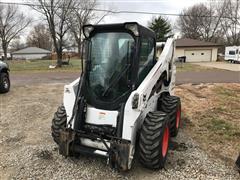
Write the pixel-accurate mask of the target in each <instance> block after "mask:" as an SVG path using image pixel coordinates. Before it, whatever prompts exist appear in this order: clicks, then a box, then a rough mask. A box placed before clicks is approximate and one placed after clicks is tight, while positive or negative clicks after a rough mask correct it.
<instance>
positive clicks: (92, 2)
mask: <svg viewBox="0 0 240 180" xmlns="http://www.w3.org/2000/svg"><path fill="white" fill-rule="evenodd" d="M96 6H97V3H96V0H81V1H79V2H78V3H77V4H76V7H78V8H77V9H74V10H73V11H71V14H70V18H69V21H68V25H69V28H70V32H71V34H72V36H73V37H74V39H75V41H76V44H77V47H78V54H79V55H80V54H81V47H82V38H83V33H82V27H83V25H84V24H87V23H89V22H90V21H92V20H94V19H95V18H96V15H95V13H94V11H93V9H94V8H95V7H96Z"/></svg>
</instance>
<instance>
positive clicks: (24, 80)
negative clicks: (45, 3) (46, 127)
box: [11, 70, 240, 86]
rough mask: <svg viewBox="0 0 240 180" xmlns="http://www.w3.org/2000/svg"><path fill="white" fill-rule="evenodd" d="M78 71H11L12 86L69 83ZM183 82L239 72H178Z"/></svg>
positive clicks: (233, 79)
mask: <svg viewBox="0 0 240 180" xmlns="http://www.w3.org/2000/svg"><path fill="white" fill-rule="evenodd" d="M79 74H80V73H70V72H55V73H52V72H44V73H11V83H12V85H13V86H16V85H26V84H35V83H70V82H72V81H73V80H75V79H76V78H77V77H79ZM185 83H193V84H198V83H240V72H233V71H225V70H212V71H201V72H179V73H177V82H176V84H185Z"/></svg>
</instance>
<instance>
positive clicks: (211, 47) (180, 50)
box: [175, 38, 221, 62]
mask: <svg viewBox="0 0 240 180" xmlns="http://www.w3.org/2000/svg"><path fill="white" fill-rule="evenodd" d="M220 46H221V45H219V44H215V43H211V42H205V41H199V40H195V39H188V38H183V39H177V40H176V52H175V57H176V58H178V57H181V56H185V57H186V62H204V61H206V62H212V61H216V60H217V54H218V48H219V47H220Z"/></svg>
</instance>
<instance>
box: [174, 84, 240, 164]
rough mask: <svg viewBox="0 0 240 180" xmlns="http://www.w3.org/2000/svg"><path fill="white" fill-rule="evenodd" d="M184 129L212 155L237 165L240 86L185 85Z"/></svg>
mask: <svg viewBox="0 0 240 180" xmlns="http://www.w3.org/2000/svg"><path fill="white" fill-rule="evenodd" d="M176 94H177V95H179V96H180V97H181V99H182V104H183V113H184V119H183V122H184V121H185V120H187V121H185V122H184V123H185V124H184V131H186V132H187V133H188V134H189V135H190V136H191V137H193V138H194V139H195V140H197V142H199V144H200V145H201V148H203V149H204V150H205V151H207V152H208V153H209V154H210V155H213V156H215V157H217V158H221V159H222V160H223V161H224V162H226V163H228V164H233V163H234V161H235V160H236V157H237V155H238V153H239V151H240V144H239V139H240V136H239V134H240V119H239V112H240V85H239V84H200V85H191V84H188V85H181V86H178V88H177V89H176Z"/></svg>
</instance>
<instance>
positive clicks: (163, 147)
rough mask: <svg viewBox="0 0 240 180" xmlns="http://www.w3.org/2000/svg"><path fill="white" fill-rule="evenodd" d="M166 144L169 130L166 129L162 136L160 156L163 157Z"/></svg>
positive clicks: (165, 151)
mask: <svg viewBox="0 0 240 180" xmlns="http://www.w3.org/2000/svg"><path fill="white" fill-rule="evenodd" d="M168 142H169V128H168V127H166V128H165V130H164V134H163V140H162V156H163V157H165V156H166V154H167V150H168Z"/></svg>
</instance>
